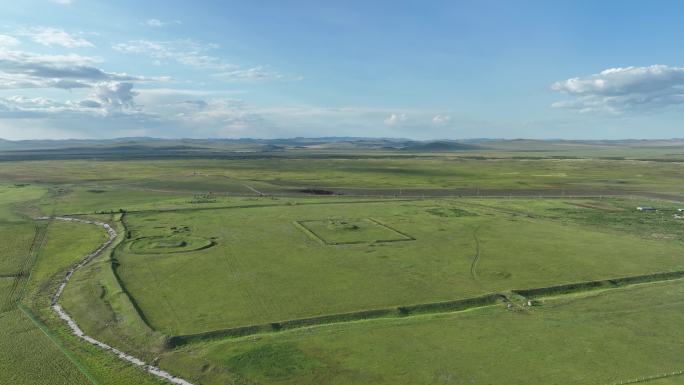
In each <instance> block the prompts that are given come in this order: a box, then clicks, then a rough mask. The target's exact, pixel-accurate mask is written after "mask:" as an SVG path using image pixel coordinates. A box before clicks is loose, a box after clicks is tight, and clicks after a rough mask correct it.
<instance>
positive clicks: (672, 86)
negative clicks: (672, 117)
mask: <svg viewBox="0 0 684 385" xmlns="http://www.w3.org/2000/svg"><path fill="white" fill-rule="evenodd" d="M551 89H552V90H554V91H558V92H561V93H564V94H567V95H570V96H572V97H574V99H572V100H567V101H559V102H556V103H554V104H553V105H552V106H553V107H556V108H567V109H572V110H577V111H579V112H609V113H614V114H622V113H628V112H646V111H652V110H657V109H661V108H664V107H669V106H674V105H679V104H682V103H684V67H671V66H666V65H651V66H647V67H619V68H609V69H606V70H604V71H601V72H600V73H598V74H593V75H589V76H583V77H574V78H570V79H567V80H563V81H559V82H556V83H554V84H553V85H552V86H551Z"/></svg>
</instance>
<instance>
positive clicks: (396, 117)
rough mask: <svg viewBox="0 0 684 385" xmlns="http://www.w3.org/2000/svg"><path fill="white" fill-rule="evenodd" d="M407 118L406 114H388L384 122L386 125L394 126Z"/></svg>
mask: <svg viewBox="0 0 684 385" xmlns="http://www.w3.org/2000/svg"><path fill="white" fill-rule="evenodd" d="M407 120H408V116H407V115H406V114H403V113H402V114H390V116H388V117H387V118H386V119H385V124H386V125H388V126H396V125H397V124H400V123H403V122H405V121H407Z"/></svg>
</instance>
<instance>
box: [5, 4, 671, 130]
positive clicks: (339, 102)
mask: <svg viewBox="0 0 684 385" xmlns="http://www.w3.org/2000/svg"><path fill="white" fill-rule="evenodd" d="M682 14H684V3H683V2H680V1H652V2H648V3H645V2H643V1H601V2H597V1H513V0H510V1H493V0H492V1H487V0H479V1H391V2H390V1H380V0H378V1H372V2H369V1H334V2H333V1H294V0H292V1H266V0H263V1H241V2H236V1H194V2H189V1H164V2H161V1H158V2H157V1H139V0H138V1H127V0H120V1H116V2H113V1H94V0H70V1H69V0H53V1H50V0H40V1H39V0H22V1H16V2H4V3H3V4H2V5H0V138H8V139H31V138H108V137H121V136H155V137H196V138H207V137H231V138H235V137H262V138H273V137H293V136H309V137H312V136H376V137H377V136H383V137H407V138H416V139H434V138H453V139H459V138H476V137H504V138H519V137H527V138H569V139H577V138H587V139H596V138H669V137H683V136H684V131H683V130H682V129H681V123H680V122H682V121H684V120H682V118H684V51H682V50H681V47H682V40H684V23H682V22H681V15H682Z"/></svg>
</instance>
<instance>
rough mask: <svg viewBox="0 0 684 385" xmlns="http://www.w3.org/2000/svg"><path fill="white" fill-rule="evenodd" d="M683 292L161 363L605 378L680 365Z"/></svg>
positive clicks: (321, 373) (243, 374)
mask: <svg viewBox="0 0 684 385" xmlns="http://www.w3.org/2000/svg"><path fill="white" fill-rule="evenodd" d="M682 295H684V283H683V282H681V281H677V282H671V283H664V284H649V285H643V286H636V287H631V288H627V289H618V290H609V291H604V292H593V293H591V294H590V295H583V296H572V297H569V298H567V297H563V298H555V299H554V298H550V299H544V300H543V301H542V303H541V304H540V305H538V306H534V307H532V308H528V309H526V310H517V311H511V310H507V309H506V308H505V307H504V306H491V307H487V308H482V309H478V310H472V311H467V312H463V313H452V314H443V315H437V316H434V315H428V316H419V317H410V318H406V319H399V320H377V321H360V322H353V323H346V324H337V325H330V326H325V327H315V328H307V329H300V330H294V331H286V332H283V333H282V334H277V335H263V336H260V337H258V338H253V337H246V338H243V339H232V340H228V341H218V342H211V343H202V344H198V345H193V346H188V347H184V348H182V349H180V350H177V351H175V352H172V353H170V354H169V355H168V356H165V357H164V358H163V359H162V366H165V367H168V368H175V369H176V370H179V371H180V372H182V373H183V374H184V375H185V376H187V377H189V378H193V379H198V380H199V381H198V382H201V383H203V384H223V383H259V384H299V385H304V384H340V385H341V384H388V385H389V384H392V385H394V384H406V385H412V384H511V385H513V384H515V385H518V384H520V385H522V384H528V385H536V384H539V385H575V384H577V385H580V384H582V385H584V384H595V385H602V384H606V385H607V384H614V383H620V381H626V380H630V379H635V378H639V377H646V376H652V375H658V374H666V373H671V372H673V371H680V370H682V369H684V362H683V361H682V359H681V357H682V356H683V355H684V345H682V330H681V325H682V323H683V322H684V301H683V300H682V298H683V297H682ZM682 380H684V378H683V377H682V376H679V377H674V378H672V379H670V380H668V381H672V382H666V381H661V382H653V383H658V384H666V383H673V384H674V383H681V382H682ZM251 381H253V382H251ZM647 384H649V385H650V384H651V382H647Z"/></svg>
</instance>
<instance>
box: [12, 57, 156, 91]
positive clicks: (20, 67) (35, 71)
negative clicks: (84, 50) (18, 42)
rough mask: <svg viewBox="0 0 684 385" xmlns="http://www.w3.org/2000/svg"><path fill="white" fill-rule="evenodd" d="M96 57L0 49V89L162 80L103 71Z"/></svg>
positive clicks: (77, 86) (81, 86) (88, 85)
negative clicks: (97, 65)
mask: <svg viewBox="0 0 684 385" xmlns="http://www.w3.org/2000/svg"><path fill="white" fill-rule="evenodd" d="M97 63H99V60H98V59H97V58H92V57H87V56H81V55H75V54H69V55H42V54H35V53H29V52H23V51H12V50H6V49H3V48H0V89H3V88H4V89H18V88H60V89H73V88H87V87H92V86H93V85H94V84H95V83H99V82H103V81H128V82H132V81H138V82H142V81H165V80H168V79H167V78H145V77H140V76H133V75H128V74H125V73H115V72H106V71H104V70H102V69H100V68H97V67H96V66H95V65H96V64H97Z"/></svg>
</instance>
